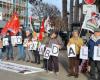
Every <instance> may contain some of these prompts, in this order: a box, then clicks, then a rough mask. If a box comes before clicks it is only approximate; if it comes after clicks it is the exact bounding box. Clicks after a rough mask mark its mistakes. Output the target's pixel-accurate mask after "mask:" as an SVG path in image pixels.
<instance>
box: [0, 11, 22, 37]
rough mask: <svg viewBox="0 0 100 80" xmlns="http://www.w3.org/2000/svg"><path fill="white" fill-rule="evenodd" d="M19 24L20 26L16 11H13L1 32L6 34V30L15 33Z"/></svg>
mask: <svg viewBox="0 0 100 80" xmlns="http://www.w3.org/2000/svg"><path fill="white" fill-rule="evenodd" d="M19 26H20V21H19V18H18V15H17V13H16V12H15V13H14V14H13V15H12V17H11V19H10V20H9V21H8V22H7V23H6V25H5V26H4V28H3V29H2V31H1V34H2V35H6V33H7V31H8V30H9V31H11V33H12V34H17V32H18V30H19Z"/></svg>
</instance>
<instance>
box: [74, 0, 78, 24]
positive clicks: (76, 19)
mask: <svg viewBox="0 0 100 80" xmlns="http://www.w3.org/2000/svg"><path fill="white" fill-rule="evenodd" d="M74 23H79V0H75V7H74Z"/></svg>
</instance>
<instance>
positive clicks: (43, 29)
mask: <svg viewBox="0 0 100 80" xmlns="http://www.w3.org/2000/svg"><path fill="white" fill-rule="evenodd" d="M44 22H45V20H44V19H42V23H41V27H40V32H44V31H45V28H44Z"/></svg>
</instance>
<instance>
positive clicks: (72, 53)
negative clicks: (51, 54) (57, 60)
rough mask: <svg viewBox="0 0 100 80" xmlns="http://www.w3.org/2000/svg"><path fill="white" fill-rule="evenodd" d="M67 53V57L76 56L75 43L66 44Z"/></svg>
mask: <svg viewBox="0 0 100 80" xmlns="http://www.w3.org/2000/svg"><path fill="white" fill-rule="evenodd" d="M67 51H68V52H67V53H68V57H76V50H75V44H71V45H70V46H67Z"/></svg>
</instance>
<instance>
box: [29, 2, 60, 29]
mask: <svg viewBox="0 0 100 80" xmlns="http://www.w3.org/2000/svg"><path fill="white" fill-rule="evenodd" d="M31 4H32V5H33V7H32V9H31V11H32V16H37V17H39V19H40V17H47V16H49V17H50V21H51V26H53V27H55V28H60V27H61V12H60V11H59V10H58V8H57V7H56V6H54V5H49V4H47V3H42V2H40V1H38V2H37V3H36V2H31Z"/></svg>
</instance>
